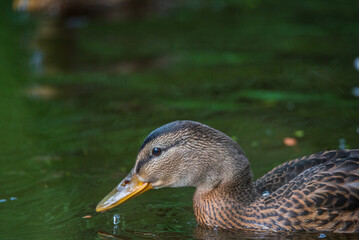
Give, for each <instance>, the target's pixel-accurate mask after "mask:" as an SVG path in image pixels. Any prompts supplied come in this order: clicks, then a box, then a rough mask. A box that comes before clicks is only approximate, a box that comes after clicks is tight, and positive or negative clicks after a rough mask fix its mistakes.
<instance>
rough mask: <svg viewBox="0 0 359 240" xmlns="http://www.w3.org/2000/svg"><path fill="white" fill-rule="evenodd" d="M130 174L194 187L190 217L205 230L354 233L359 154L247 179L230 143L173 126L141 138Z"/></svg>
mask: <svg viewBox="0 0 359 240" xmlns="http://www.w3.org/2000/svg"><path fill="white" fill-rule="evenodd" d="M153 149H156V150H158V149H161V153H160V154H155V155H154V154H153ZM131 174H133V175H135V176H136V177H137V178H138V179H139V180H140V181H141V182H143V183H144V184H149V185H150V186H151V187H154V188H162V187H184V186H193V187H196V192H195V194H194V197H193V208H194V214H195V217H196V220H197V221H198V223H199V224H200V225H202V226H205V227H208V228H219V229H231V230H240V229H249V230H267V231H275V232H279V231H328V232H338V233H342V232H343V233H344V232H345V233H354V232H359V149H356V150H332V151H324V152H320V153H316V154H312V155H310V156H305V157H301V158H298V159H295V160H292V161H289V162H286V163H283V164H282V165H280V166H278V167H276V168H274V169H273V170H271V171H270V172H268V173H267V174H265V175H264V176H263V177H261V178H259V179H258V180H257V181H255V182H253V174H252V172H251V170H250V165H249V162H248V160H247V158H246V157H245V155H244V153H243V151H242V150H241V148H240V147H239V146H238V144H237V143H236V142H234V141H233V140H232V139H231V138H229V137H228V136H227V135H225V134H224V133H222V132H220V131H218V130H215V129H213V128H211V127H208V126H206V125H203V124H201V123H197V122H192V121H176V122H172V123H169V124H166V125H164V126H162V127H160V128H158V129H156V130H155V131H153V132H152V133H151V134H150V135H149V136H148V137H147V138H146V139H145V141H144V143H143V144H142V146H141V148H140V151H139V153H138V155H137V160H136V164H135V166H134V168H133V170H132V171H131ZM264 192H266V193H267V194H266V195H264V194H262V193H264Z"/></svg>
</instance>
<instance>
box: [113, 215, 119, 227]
mask: <svg viewBox="0 0 359 240" xmlns="http://www.w3.org/2000/svg"><path fill="white" fill-rule="evenodd" d="M120 217H121V216H120V214H115V215H113V224H114V225H117V224H119V223H120V221H121V220H120Z"/></svg>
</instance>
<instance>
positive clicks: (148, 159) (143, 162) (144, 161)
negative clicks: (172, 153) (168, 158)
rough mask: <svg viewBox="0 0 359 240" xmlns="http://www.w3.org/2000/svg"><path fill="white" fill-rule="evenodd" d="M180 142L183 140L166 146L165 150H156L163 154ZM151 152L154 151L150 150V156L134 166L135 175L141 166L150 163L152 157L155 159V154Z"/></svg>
mask: <svg viewBox="0 0 359 240" xmlns="http://www.w3.org/2000/svg"><path fill="white" fill-rule="evenodd" d="M182 141H183V140H179V141H177V142H175V143H173V144H172V145H170V146H168V147H166V148H158V149H161V150H160V151H161V153H163V152H165V151H167V150H168V149H170V148H172V147H175V146H177V145H179V144H180V143H181V142H182ZM153 150H154V149H152V154H151V155H149V156H147V157H145V158H143V159H141V160H140V161H138V163H137V166H136V171H135V172H136V173H139V172H140V171H141V168H142V167H143V165H145V164H146V163H148V162H149V161H151V160H152V159H153V158H154V157H157V156H156V155H155V154H153ZM161 153H160V154H161Z"/></svg>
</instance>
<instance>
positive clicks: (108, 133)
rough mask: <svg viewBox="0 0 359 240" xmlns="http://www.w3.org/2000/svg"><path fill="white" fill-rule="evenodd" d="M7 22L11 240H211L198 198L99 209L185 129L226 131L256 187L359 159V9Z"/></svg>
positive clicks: (295, 6)
mask: <svg viewBox="0 0 359 240" xmlns="http://www.w3.org/2000/svg"><path fill="white" fill-rule="evenodd" d="M0 9H1V10H0V12H1V15H0V18H1V19H0V83H1V87H0V166H1V167H0V238H1V239H24V238H27V239H97V238H106V235H107V234H101V233H98V231H100V230H101V231H102V233H103V232H107V233H111V234H115V235H116V236H117V237H115V236H110V235H107V238H110V239H111V238H120V239H133V238H135V239H141V238H144V239H146V238H149V239H153V238H155V239H165V238H167V239H190V238H196V237H198V236H197V235H196V233H194V232H195V231H196V230H195V229H196V222H195V219H194V216H193V213H192V194H193V191H194V189H181V190H179V189H161V190H157V191H150V192H148V193H146V194H144V195H142V196H140V197H138V198H136V199H134V200H132V201H130V202H128V203H125V204H123V205H121V206H119V207H117V208H116V209H114V210H112V211H109V212H106V213H103V214H96V213H95V211H94V208H95V206H96V204H97V203H98V202H99V201H100V200H101V199H102V197H104V196H105V195H106V194H107V193H108V192H109V191H110V190H111V189H112V188H113V187H114V186H115V185H116V184H117V183H118V182H119V181H120V180H121V179H122V178H123V177H124V176H125V175H126V174H127V172H128V171H129V170H130V169H131V168H132V165H133V164H134V160H135V157H136V153H137V150H138V148H139V146H140V144H141V142H142V141H143V139H144V138H145V137H146V135H147V134H148V133H150V132H151V131H152V130H154V129H155V128H157V127H159V126H161V125H162V124H165V123H167V122H170V121H174V120H178V119H190V120H195V121H200V122H202V123H205V124H207V125H210V126H212V127H214V128H217V129H219V130H221V131H223V132H225V133H226V134H228V135H229V136H230V137H232V138H233V139H234V140H236V141H237V142H238V143H239V144H240V145H241V147H242V149H243V150H244V152H245V153H246V155H247V157H248V158H249V160H250V162H251V166H252V169H253V172H254V175H255V177H256V178H257V177H259V176H261V175H263V174H264V173H266V172H267V171H269V170H270V169H271V168H273V167H274V166H276V165H278V164H280V163H282V162H284V161H287V160H290V159H293V158H296V157H299V156H303V155H307V154H311V153H314V152H318V151H321V150H326V149H339V148H341V149H343V148H358V147H359V111H358V110H359V72H358V70H359V58H358V57H359V44H358V43H359V6H358V2H357V1H354V0H346V1H339V0H332V1H313V0H312V1H309V0H303V1H284V0H229V1H219V0H211V1H204V0H203V1H199V0H192V1H189V0H188V1H185V0H182V1H180V0H177V1H174V0H173V1H166V0H162V1H161V0H157V1H148V0H146V1H139V0H132V1H131V0H108V1H99V0H98V1H97V0H88V1H83V0H79V1H68V0H62V1H61V0H58V1H55V0H15V1H13V2H12V1H1V3H0ZM87 215H90V216H91V217H89V218H83V216H87ZM114 215H115V216H116V219H117V220H116V222H115V223H114V222H113V217H114ZM209 236H212V237H209V238H216V237H214V236H217V235H216V234H215V235H214V236H213V235H211V233H209ZM305 236H306V237H307V238H308V235H305ZM217 237H218V236H217ZM230 237H232V238H241V237H244V238H246V239H248V238H257V237H258V238H259V237H262V238H263V237H264V238H273V239H277V238H278V236H277V235H270V234H268V235H256V234H253V235H245V236H243V235H234V236H226V238H230ZM281 237H282V238H286V237H288V236H287V235H286V236H282V235H281ZM301 237H303V236H299V238H301ZM310 237H313V238H318V234H317V235H310ZM355 237H357V236H354V237H353V239H355Z"/></svg>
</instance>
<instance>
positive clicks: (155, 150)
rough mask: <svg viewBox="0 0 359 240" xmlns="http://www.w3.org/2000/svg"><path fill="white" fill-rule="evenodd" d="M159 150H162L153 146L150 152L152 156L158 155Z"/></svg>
mask: <svg viewBox="0 0 359 240" xmlns="http://www.w3.org/2000/svg"><path fill="white" fill-rule="evenodd" d="M161 152H162V150H161V148H158V147H155V148H154V149H152V154H153V155H154V156H159V155H160V154H161Z"/></svg>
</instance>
